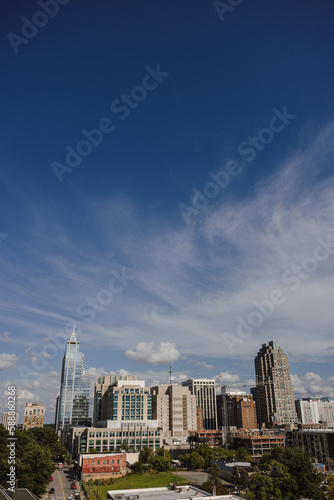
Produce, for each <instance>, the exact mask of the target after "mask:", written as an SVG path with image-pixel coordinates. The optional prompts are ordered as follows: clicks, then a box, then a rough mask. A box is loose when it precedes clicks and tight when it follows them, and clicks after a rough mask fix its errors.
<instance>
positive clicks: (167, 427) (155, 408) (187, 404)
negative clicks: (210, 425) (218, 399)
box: [151, 384, 197, 437]
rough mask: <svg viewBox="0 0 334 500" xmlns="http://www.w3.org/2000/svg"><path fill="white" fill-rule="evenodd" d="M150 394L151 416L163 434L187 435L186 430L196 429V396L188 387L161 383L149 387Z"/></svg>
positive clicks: (173, 435)
mask: <svg viewBox="0 0 334 500" xmlns="http://www.w3.org/2000/svg"><path fill="white" fill-rule="evenodd" d="M151 394H152V418H153V420H157V421H158V425H159V427H162V429H163V432H164V435H165V436H169V437H183V436H185V437H188V431H197V417H196V408H197V407H196V396H195V395H192V394H191V392H190V390H189V387H182V385H176V384H162V385H158V386H155V387H151Z"/></svg>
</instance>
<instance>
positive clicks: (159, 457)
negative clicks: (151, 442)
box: [152, 448, 171, 472]
mask: <svg viewBox="0 0 334 500" xmlns="http://www.w3.org/2000/svg"><path fill="white" fill-rule="evenodd" d="M170 463H171V456H170V453H169V451H168V450H165V449H164V448H158V449H157V450H156V452H155V458H154V460H153V463H152V466H153V469H155V470H157V471H159V472H165V471H168V470H169V469H170Z"/></svg>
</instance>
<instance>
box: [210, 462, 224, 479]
mask: <svg viewBox="0 0 334 500" xmlns="http://www.w3.org/2000/svg"><path fill="white" fill-rule="evenodd" d="M208 472H209V480H210V481H212V482H213V483H215V482H216V481H217V480H218V479H220V475H221V470H220V468H219V467H218V465H217V464H212V465H211V466H210V467H209V469H208Z"/></svg>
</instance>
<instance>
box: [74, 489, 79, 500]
mask: <svg viewBox="0 0 334 500" xmlns="http://www.w3.org/2000/svg"><path fill="white" fill-rule="evenodd" d="M73 498H74V499H75V500H77V499H78V498H80V494H79V492H78V491H76V492H75V493H74V497H73Z"/></svg>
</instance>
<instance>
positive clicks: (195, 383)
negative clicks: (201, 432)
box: [182, 378, 217, 429]
mask: <svg viewBox="0 0 334 500" xmlns="http://www.w3.org/2000/svg"><path fill="white" fill-rule="evenodd" d="M182 385H183V386H185V387H189V389H190V392H191V394H194V395H195V396H196V405H197V406H199V407H200V408H201V409H202V411H203V427H204V429H217V405H216V383H215V380H214V379H205V378H196V379H195V378H190V379H188V380H185V381H184V382H182Z"/></svg>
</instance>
